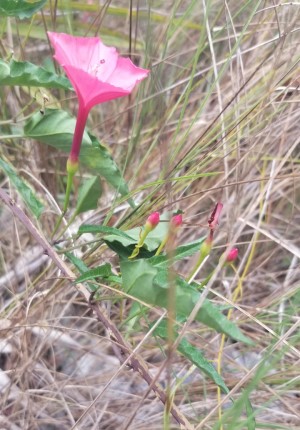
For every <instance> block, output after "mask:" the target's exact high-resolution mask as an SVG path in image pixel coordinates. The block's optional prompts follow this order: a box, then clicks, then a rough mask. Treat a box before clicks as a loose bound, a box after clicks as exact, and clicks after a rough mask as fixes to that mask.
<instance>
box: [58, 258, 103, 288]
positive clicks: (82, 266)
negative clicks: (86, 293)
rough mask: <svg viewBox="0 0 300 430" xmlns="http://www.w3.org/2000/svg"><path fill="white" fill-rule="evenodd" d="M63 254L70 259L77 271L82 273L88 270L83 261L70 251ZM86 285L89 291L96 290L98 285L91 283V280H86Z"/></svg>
mask: <svg viewBox="0 0 300 430" xmlns="http://www.w3.org/2000/svg"><path fill="white" fill-rule="evenodd" d="M65 256H66V257H67V258H68V259H69V260H70V261H71V263H72V264H74V266H75V267H76V269H77V270H78V272H79V273H81V274H83V273H86V272H88V271H89V268H88V267H87V266H86V265H85V264H84V262H83V261H82V260H81V259H80V258H78V257H76V256H75V255H74V254H72V252H65ZM88 286H89V288H90V290H91V291H97V290H98V285H95V284H92V283H91V282H88Z"/></svg>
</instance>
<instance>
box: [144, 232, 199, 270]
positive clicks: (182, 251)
mask: <svg viewBox="0 0 300 430" xmlns="http://www.w3.org/2000/svg"><path fill="white" fill-rule="evenodd" d="M204 240H205V237H204V238H202V239H200V240H197V241H196V242H191V243H188V244H187V245H181V246H178V247H177V248H176V250H175V253H174V256H172V261H178V260H182V259H183V258H185V257H190V256H191V255H193V254H196V252H198V251H199V249H200V245H201V244H202V243H203V241H204ZM149 263H151V264H153V266H157V267H161V266H165V265H167V264H169V263H170V260H169V259H168V257H167V255H157V256H154V257H151V258H150V260H149Z"/></svg>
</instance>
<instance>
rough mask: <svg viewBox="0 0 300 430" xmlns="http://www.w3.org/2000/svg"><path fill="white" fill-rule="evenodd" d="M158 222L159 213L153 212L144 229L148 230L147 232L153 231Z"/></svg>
mask: <svg viewBox="0 0 300 430" xmlns="http://www.w3.org/2000/svg"><path fill="white" fill-rule="evenodd" d="M159 220H160V216H159V212H153V213H152V214H151V215H149V216H148V218H147V221H146V228H148V229H149V230H153V229H154V228H155V227H156V226H157V224H158V223H159Z"/></svg>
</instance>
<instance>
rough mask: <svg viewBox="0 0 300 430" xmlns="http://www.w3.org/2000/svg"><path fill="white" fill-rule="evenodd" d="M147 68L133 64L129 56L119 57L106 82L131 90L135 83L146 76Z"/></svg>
mask: <svg viewBox="0 0 300 430" xmlns="http://www.w3.org/2000/svg"><path fill="white" fill-rule="evenodd" d="M148 73H149V70H146V69H141V68H140V67H137V66H135V65H134V64H133V63H132V61H131V60H130V59H129V58H123V57H119V58H118V62H117V66H116V68H115V70H114V71H113V73H112V74H111V75H110V77H109V80H108V82H109V83H110V84H111V85H114V86H115V87H120V88H124V89H125V88H126V89H127V90H129V91H132V90H133V88H134V86H135V84H136V83H137V82H139V81H141V80H142V79H145V78H146V77H147V76H148Z"/></svg>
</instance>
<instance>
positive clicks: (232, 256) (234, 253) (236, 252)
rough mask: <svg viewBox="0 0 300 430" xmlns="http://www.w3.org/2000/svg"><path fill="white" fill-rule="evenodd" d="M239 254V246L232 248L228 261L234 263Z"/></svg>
mask: <svg viewBox="0 0 300 430" xmlns="http://www.w3.org/2000/svg"><path fill="white" fill-rule="evenodd" d="M238 255H239V250H238V249H237V248H232V249H231V250H230V251H229V253H228V255H227V257H226V263H233V262H234V261H235V260H236V259H237V257H238Z"/></svg>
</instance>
